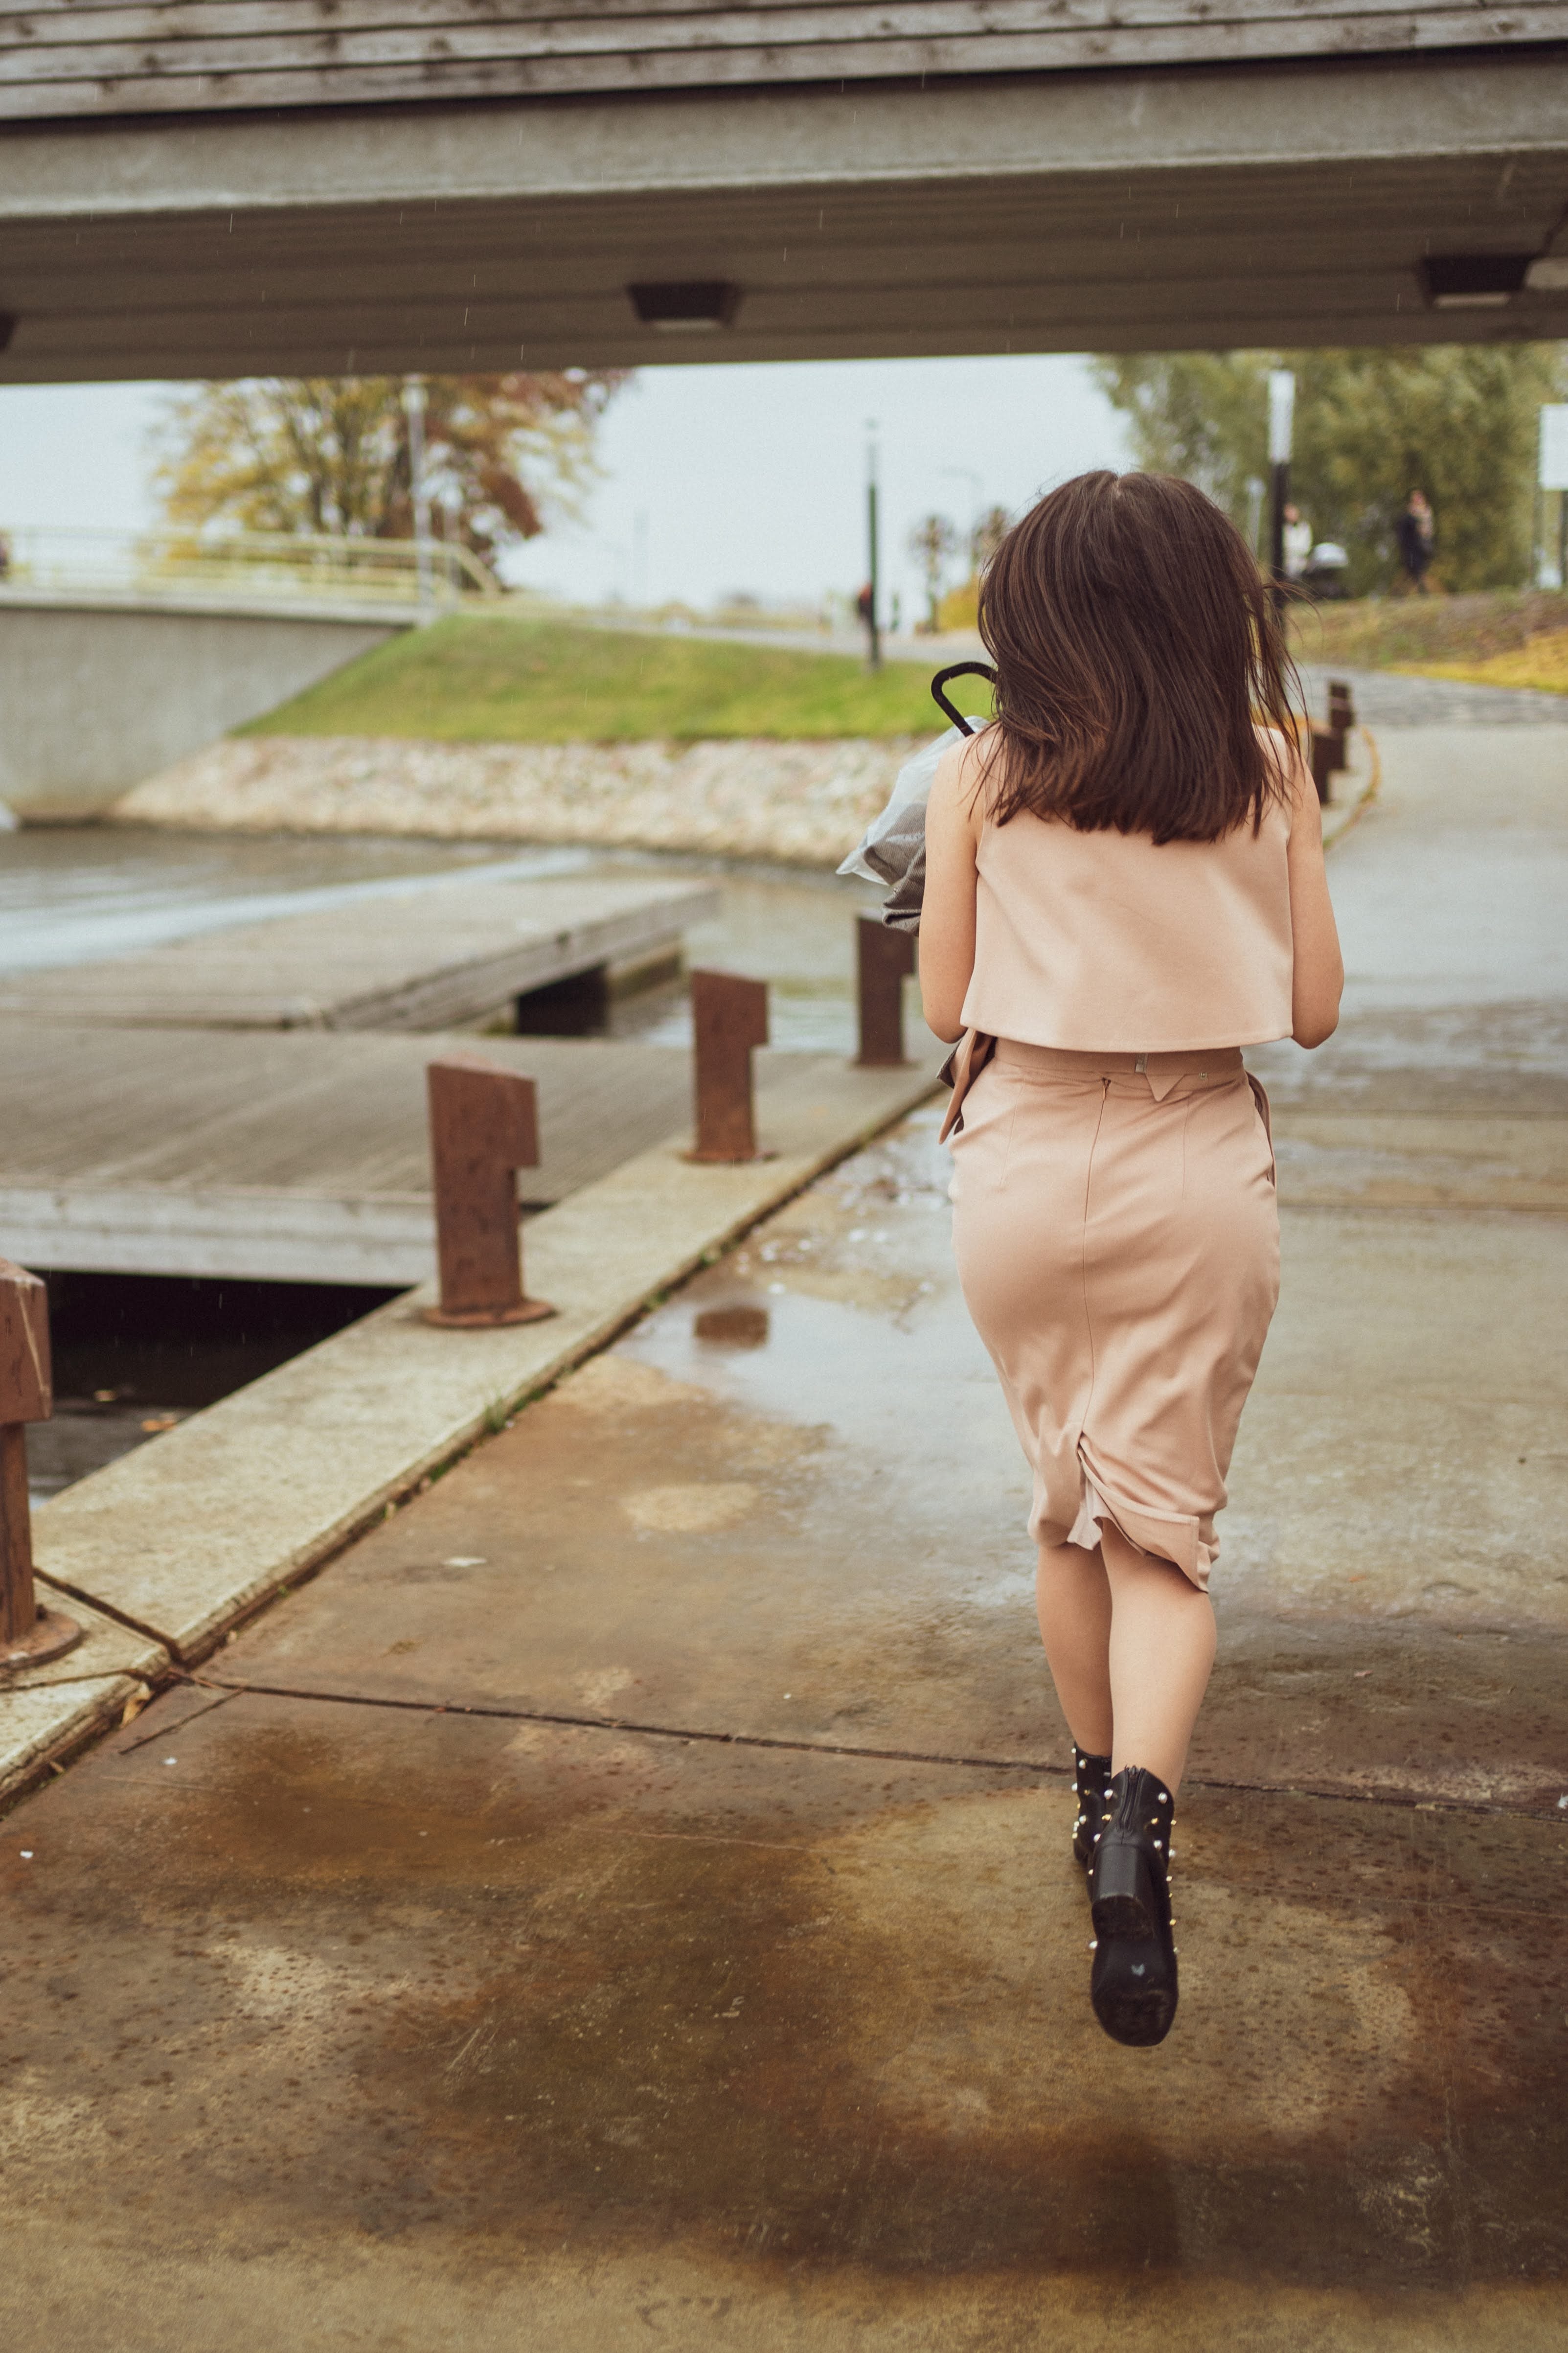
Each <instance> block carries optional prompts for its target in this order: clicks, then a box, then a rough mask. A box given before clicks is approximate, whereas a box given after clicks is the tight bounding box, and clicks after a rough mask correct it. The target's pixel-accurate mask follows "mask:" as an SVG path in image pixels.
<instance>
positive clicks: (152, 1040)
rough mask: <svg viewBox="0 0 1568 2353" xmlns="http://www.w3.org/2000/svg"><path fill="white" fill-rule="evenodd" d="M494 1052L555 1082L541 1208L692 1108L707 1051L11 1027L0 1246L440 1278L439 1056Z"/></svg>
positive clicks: (151, 1263)
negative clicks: (431, 1064)
mask: <svg viewBox="0 0 1568 2353" xmlns="http://www.w3.org/2000/svg"><path fill="white" fill-rule="evenodd" d="M453 1044H461V1045H462V1046H464V1047H466V1048H469V1049H472V1048H473V1047H474V1046H475V1045H476V1044H479V1050H481V1051H482V1052H484V1053H485V1054H487V1055H490V1056H492V1057H493V1059H494V1060H496V1061H498V1062H500V1063H503V1064H505V1065H506V1067H507V1068H509V1069H510V1070H515V1071H524V1072H526V1074H527V1075H528V1076H529V1077H531V1078H532V1079H534V1080H536V1081H537V1082H538V1086H539V1111H540V1140H541V1150H542V1165H541V1166H539V1167H538V1168H536V1169H531V1170H528V1171H526V1172H524V1174H523V1176H522V1178H521V1187H520V1189H521V1195H522V1198H523V1199H524V1201H525V1203H526V1204H527V1205H528V1206H530V1207H531V1208H543V1207H545V1206H547V1205H548V1204H549V1203H551V1202H552V1201H557V1200H560V1199H562V1198H563V1197H564V1196H565V1195H567V1194H569V1193H572V1192H575V1191H576V1189H577V1188H578V1187H579V1186H582V1185H586V1184H589V1183H591V1182H592V1181H593V1180H594V1179H595V1177H598V1176H606V1175H608V1173H609V1171H610V1170H611V1169H613V1168H615V1167H616V1166H619V1164H620V1163H621V1162H622V1161H623V1160H625V1159H626V1158H627V1157H628V1156H629V1155H631V1154H633V1153H636V1152H641V1151H645V1150H647V1147H648V1146H649V1145H653V1144H657V1143H658V1142H659V1141H660V1140H661V1139H662V1138H664V1137H665V1136H667V1135H669V1134H673V1133H674V1132H675V1131H676V1130H677V1129H679V1128H680V1127H681V1125H682V1124H683V1123H684V1122H686V1121H688V1120H689V1113H690V1092H691V1077H690V1067H691V1066H690V1058H689V1055H687V1054H685V1053H683V1052H681V1051H680V1050H679V1049H675V1048H668V1047H662V1048H661V1047H648V1046H640V1045H621V1044H616V1043H613V1042H610V1041H607V1040H601V1039H563V1038H528V1039H518V1038H486V1039H483V1041H482V1043H481V1042H480V1041H478V1040H476V1039H474V1038H472V1037H471V1036H464V1037H461V1038H460V1039H452V1038H442V1037H440V1036H436V1037H419V1038H399V1037H391V1036H368V1037H367V1036H363V1035H361V1036H357V1037H331V1036H325V1035H322V1034H321V1033H320V1032H314V1033H311V1032H302V1033H294V1034H291V1035H279V1034H276V1033H274V1034H271V1035H268V1034H267V1033H266V1032H258V1033H253V1034H252V1035H249V1036H247V1037H235V1036H233V1035H232V1034H230V1035H225V1034H224V1033H222V1032H221V1031H217V1030H212V1029H206V1030H202V1029H186V1030H177V1029H142V1030H133V1031H127V1030H124V1029H107V1028H106V1029H99V1028H92V1029H71V1028H68V1027H65V1026H64V1025H61V1024H52V1023H41V1024H33V1023H27V1024H23V1023H18V1022H15V1021H0V1104H3V1105H4V1107H5V1116H4V1120H3V1122H0V1256H5V1257H10V1258H16V1259H19V1260H20V1261H21V1262H22V1263H23V1264H24V1265H34V1266H40V1267H72V1268H78V1269H80V1270H82V1271H96V1272H100V1273H124V1274H201V1275H229V1276H235V1277H238V1276H247V1277H254V1278H260V1279H264V1280H268V1281H273V1282H365V1283H405V1282H424V1281H426V1279H427V1278H428V1276H429V1275H430V1273H431V1271H432V1269H433V1266H434V1240H433V1236H434V1221H433V1216H432V1210H431V1205H430V1173H429V1162H428V1152H429V1147H428V1142H427V1137H426V1112H425V1066H426V1062H428V1061H429V1060H432V1058H433V1056H434V1055H435V1054H437V1053H438V1052H440V1051H441V1050H442V1049H443V1047H445V1046H450V1045H453Z"/></svg>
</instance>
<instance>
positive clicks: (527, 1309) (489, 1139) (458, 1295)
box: [425, 1051, 555, 1327]
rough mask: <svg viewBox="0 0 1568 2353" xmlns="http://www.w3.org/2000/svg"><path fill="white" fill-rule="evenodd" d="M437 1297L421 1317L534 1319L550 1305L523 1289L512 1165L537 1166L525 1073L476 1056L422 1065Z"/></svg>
mask: <svg viewBox="0 0 1568 2353" xmlns="http://www.w3.org/2000/svg"><path fill="white" fill-rule="evenodd" d="M425 1082H426V1092H427V1095H428V1098H429V1106H430V1164H431V1170H432V1173H433V1175H434V1177H435V1185H436V1249H437V1259H438V1261H439V1264H440V1271H441V1304H440V1305H439V1307H430V1308H426V1314H425V1320H426V1323H427V1324H451V1325H458V1326H462V1327H467V1326H470V1325H482V1324H533V1323H537V1322H538V1320H539V1318H540V1317H541V1316H543V1315H553V1314H554V1313H555V1310H554V1308H553V1307H551V1306H549V1305H548V1304H547V1303H546V1302H545V1301H543V1300H542V1299H528V1298H525V1297H524V1295H523V1288H522V1242H521V1236H520V1234H519V1231H518V1220H519V1210H518V1202H517V1172H518V1170H519V1169H520V1168H536V1167H537V1166H539V1115H538V1110H537V1105H536V1101H535V1091H534V1084H533V1081H532V1080H531V1079H525V1078H522V1077H520V1076H519V1074H518V1073H517V1071H505V1070H502V1069H501V1068H500V1064H499V1063H496V1062H491V1061H489V1060H486V1058H485V1056H484V1055H482V1054H471V1053H465V1052H462V1051H458V1052H457V1053H454V1054H446V1055H443V1056H442V1058H441V1060H439V1061H438V1062H430V1063H427V1064H426V1071H425Z"/></svg>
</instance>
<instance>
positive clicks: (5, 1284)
mask: <svg viewBox="0 0 1568 2353" xmlns="http://www.w3.org/2000/svg"><path fill="white" fill-rule="evenodd" d="M53 1411H54V1390H53V1386H52V1383H51V1379H50V1372H49V1295H48V1293H47V1290H46V1289H45V1287H44V1285H43V1283H42V1282H41V1281H40V1280H39V1278H38V1277H37V1275H36V1274H29V1273H28V1271H27V1270H26V1267H22V1266H14V1265H13V1264H12V1262H11V1261H10V1260H9V1259H5V1258H0V1672H5V1670H7V1669H9V1670H11V1671H13V1672H14V1671H15V1670H16V1669H17V1668H19V1667H40V1666H43V1665H44V1664H45V1663H46V1662H47V1661H48V1660H50V1659H58V1658H61V1657H63V1656H64V1654H65V1652H66V1651H69V1650H72V1649H74V1648H75V1646H76V1644H77V1643H78V1642H79V1641H81V1631H82V1630H81V1628H80V1627H79V1625H78V1624H77V1622H76V1620H75V1619H74V1618H67V1617H65V1616H64V1615H63V1614H62V1613H61V1612H60V1611H59V1610H58V1609H40V1608H39V1607H38V1604H37V1598H36V1596H35V1594H34V1590H33V1521H32V1512H31V1508H30V1506H29V1504H28V1499H27V1430H26V1425H27V1423H28V1422H30V1421H47V1420H48V1419H49V1417H50V1415H51V1414H52V1413H53Z"/></svg>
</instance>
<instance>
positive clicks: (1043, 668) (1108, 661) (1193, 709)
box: [980, 473, 1300, 842]
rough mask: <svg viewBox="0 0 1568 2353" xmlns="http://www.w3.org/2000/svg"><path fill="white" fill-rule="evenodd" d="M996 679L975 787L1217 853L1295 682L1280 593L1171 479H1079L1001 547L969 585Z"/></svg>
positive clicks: (1275, 794)
mask: <svg viewBox="0 0 1568 2353" xmlns="http://www.w3.org/2000/svg"><path fill="white" fill-rule="evenodd" d="M980 634H981V636H982V638H984V641H985V647H986V650H987V651H988V652H989V654H990V656H991V659H992V660H993V662H994V665H995V669H996V732H995V733H994V736H993V737H992V738H991V739H990V740H991V743H992V745H993V750H992V753H991V756H990V758H989V759H988V761H987V762H986V768H985V785H984V789H985V791H986V793H987V795H988V797H989V798H990V801H991V808H992V815H993V817H994V820H995V822H996V823H997V824H998V825H1005V824H1006V822H1007V820H1008V818H1013V817H1016V816H1017V815H1018V813H1019V812H1020V810H1024V809H1029V810H1032V811H1033V812H1034V813H1035V815H1036V816H1037V817H1043V818H1065V819H1066V821H1067V822H1068V824H1069V825H1072V826H1076V827H1077V828H1079V831H1080V832H1084V833H1097V832H1100V831H1103V830H1105V829H1106V828H1110V827H1112V826H1114V827H1115V828H1116V829H1117V831H1118V832H1120V833H1150V834H1152V836H1153V838H1154V839H1155V840H1156V841H1157V842H1164V841H1217V840H1218V839H1219V838H1220V836H1221V835H1222V834H1225V833H1228V832H1229V831H1230V830H1231V829H1232V828H1233V827H1236V826H1239V825H1241V824H1243V823H1244V822H1246V821H1247V820H1248V819H1250V821H1251V823H1252V824H1253V826H1254V827H1255V828H1256V827H1257V826H1258V825H1259V824H1260V823H1261V822H1262V818H1263V812H1264V810H1265V808H1266V807H1267V806H1268V802H1269V801H1270V799H1273V798H1283V797H1284V796H1285V794H1286V792H1287V790H1288V786H1287V782H1286V776H1287V769H1286V765H1285V763H1284V762H1283V761H1282V760H1281V761H1276V760H1273V759H1270V758H1269V756H1268V752H1267V751H1266V749H1265V747H1264V744H1262V743H1261V742H1260V741H1259V739H1258V724H1259V723H1265V724H1272V725H1273V726H1275V727H1277V728H1279V729H1281V730H1284V731H1285V732H1286V733H1288V734H1290V735H1292V736H1293V735H1294V733H1295V722H1294V720H1293V719H1292V716H1291V690H1292V688H1294V691H1295V700H1296V702H1297V703H1298V705H1299V704H1300V679H1299V678H1298V677H1297V674H1296V669H1295V665H1294V663H1293V662H1292V661H1291V659H1290V656H1289V652H1288V650H1287V649H1286V645H1285V638H1284V632H1283V630H1282V629H1281V628H1280V626H1279V617H1278V615H1277V614H1276V611H1275V607H1274V599H1273V596H1272V595H1271V593H1270V591H1269V589H1268V586H1266V584H1265V582H1264V581H1263V579H1262V577H1261V575H1259V572H1258V565H1257V564H1256V563H1255V561H1254V560H1253V557H1252V555H1251V554H1250V553H1249V551H1248V549H1247V543H1246V542H1245V541H1244V540H1243V538H1242V536H1241V534H1240V533H1239V532H1238V531H1237V529H1236V527H1235V525H1234V524H1233V523H1231V522H1229V521H1228V520H1227V519H1226V516H1225V515H1223V514H1222V513H1221V512H1220V511H1219V509H1218V507H1216V506H1215V504H1214V502H1213V501H1212V500H1211V499H1207V498H1205V496H1204V493H1203V492H1202V491H1200V490H1198V489H1197V488H1196V487H1195V486H1194V484H1193V483H1191V482H1184V481H1181V480H1177V479H1176V478H1175V477H1174V476H1173V475H1170V474H1111V473H1095V474H1079V475H1078V476H1077V478H1076V479H1075V480H1072V481H1070V482H1064V483H1063V484H1062V485H1061V487H1060V489H1059V490H1055V491H1050V492H1049V493H1048V495H1047V497H1045V498H1043V499H1042V500H1041V501H1040V502H1039V504H1038V505H1037V506H1036V507H1033V508H1031V510H1030V512H1028V513H1027V514H1026V516H1025V517H1024V519H1023V521H1022V522H1019V523H1016V524H1015V526H1014V528H1013V529H1012V530H1011V531H1010V532H1009V533H1007V536H1006V538H1005V540H1004V541H1003V542H1002V544H1001V546H1000V547H999V548H998V549H997V551H996V553H995V554H994V556H993V557H992V559H991V562H990V565H988V566H987V568H986V571H985V575H984V578H983V580H982V581H981V584H980Z"/></svg>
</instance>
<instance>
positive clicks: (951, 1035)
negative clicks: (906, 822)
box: [921, 735, 984, 1043]
mask: <svg viewBox="0 0 1568 2353" xmlns="http://www.w3.org/2000/svg"><path fill="white" fill-rule="evenodd" d="M982 740H983V738H982V737H981V736H980V735H971V736H970V737H968V738H967V740H966V741H965V742H963V743H962V744H954V745H953V746H952V750H951V751H950V752H947V753H944V754H943V755H942V762H941V764H940V765H939V766H938V768H937V772H936V775H935V776H934V777H933V778H932V779H931V798H930V800H929V801H928V802H927V803H926V881H925V896H924V899H923V900H922V902H921V1007H922V1008H923V1009H924V1012H925V1018H926V1026H927V1028H928V1029H934V1030H935V1032H936V1034H937V1036H938V1037H939V1038H941V1039H945V1040H946V1041H947V1042H949V1043H951V1042H952V1039H955V1038H960V1037H962V1036H963V1000H964V997H966V996H967V994H968V991H969V980H970V975H971V974H972V973H973V969H974V894H975V890H976V887H977V884H978V876H977V873H976V870H975V862H974V861H975V855H976V852H977V850H978V849H979V846H980V825H981V817H982V807H981V794H980V786H981V783H982V779H983V776H984V754H983V753H982V752H981V750H980V748H979V747H980V744H981V743H982Z"/></svg>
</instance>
